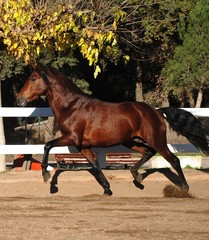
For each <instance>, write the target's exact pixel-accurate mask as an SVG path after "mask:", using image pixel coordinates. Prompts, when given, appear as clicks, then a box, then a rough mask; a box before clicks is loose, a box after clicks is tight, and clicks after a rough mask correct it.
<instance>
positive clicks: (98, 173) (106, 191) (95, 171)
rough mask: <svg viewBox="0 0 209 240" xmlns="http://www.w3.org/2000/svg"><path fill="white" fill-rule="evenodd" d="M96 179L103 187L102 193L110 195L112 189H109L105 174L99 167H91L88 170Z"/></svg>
mask: <svg viewBox="0 0 209 240" xmlns="http://www.w3.org/2000/svg"><path fill="white" fill-rule="evenodd" d="M88 171H89V172H90V173H91V174H92V175H93V176H94V177H95V179H96V180H97V182H98V183H99V184H100V185H101V186H102V187H103V189H104V194H106V195H109V196H111V195H112V191H111V190H110V184H109V182H108V181H107V179H106V177H105V175H104V174H103V172H102V171H101V169H100V168H98V167H97V168H95V167H94V168H92V169H90V170H88Z"/></svg>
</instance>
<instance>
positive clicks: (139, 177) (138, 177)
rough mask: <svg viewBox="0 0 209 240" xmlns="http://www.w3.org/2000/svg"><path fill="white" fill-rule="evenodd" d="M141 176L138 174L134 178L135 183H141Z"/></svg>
mask: <svg viewBox="0 0 209 240" xmlns="http://www.w3.org/2000/svg"><path fill="white" fill-rule="evenodd" d="M142 180H143V179H142V175H141V174H140V173H138V175H137V177H136V181H137V182H139V183H141V182H142Z"/></svg>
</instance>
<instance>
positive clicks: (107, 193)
mask: <svg viewBox="0 0 209 240" xmlns="http://www.w3.org/2000/svg"><path fill="white" fill-rule="evenodd" d="M104 195H108V196H111V195H112V191H111V190H110V189H109V188H108V189H105V191H104Z"/></svg>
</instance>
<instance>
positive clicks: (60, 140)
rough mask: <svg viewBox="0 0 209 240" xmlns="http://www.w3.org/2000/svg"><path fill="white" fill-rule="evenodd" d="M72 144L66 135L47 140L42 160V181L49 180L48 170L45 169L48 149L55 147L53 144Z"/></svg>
mask: <svg viewBox="0 0 209 240" xmlns="http://www.w3.org/2000/svg"><path fill="white" fill-rule="evenodd" d="M70 145H73V144H72V142H70V140H69V138H68V137H66V136H62V137H60V138H56V139H54V140H52V141H49V142H47V143H46V144H45V146H44V155H43V160H42V176H43V180H44V182H47V181H48V180H49V178H50V177H51V176H50V172H49V171H47V167H48V157H49V151H50V150H51V149H52V148H53V147H55V146H57V147H58V146H70Z"/></svg>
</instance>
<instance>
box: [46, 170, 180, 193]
mask: <svg viewBox="0 0 209 240" xmlns="http://www.w3.org/2000/svg"><path fill="white" fill-rule="evenodd" d="M65 171H66V170H62V169H58V170H56V172H55V173H54V175H53V177H52V181H51V183H50V193H52V194H53V193H57V192H58V191H59V189H58V187H57V184H58V177H59V175H60V174H61V173H62V172H65ZM85 171H88V172H89V173H90V174H92V175H93V176H94V177H95V172H94V171H92V169H87V170H85ZM156 172H158V173H161V174H163V175H164V176H165V177H166V178H167V179H168V180H169V181H171V182H172V183H173V184H175V185H176V186H178V187H179V186H181V182H180V180H179V177H178V175H177V174H175V173H174V172H172V171H171V169H170V168H158V169H146V170H145V172H143V173H142V174H141V175H142V180H144V179H145V178H146V177H148V176H149V175H151V174H154V173H156ZM134 184H135V186H136V187H137V188H140V189H144V185H142V184H141V183H138V182H136V181H135V180H134Z"/></svg>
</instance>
